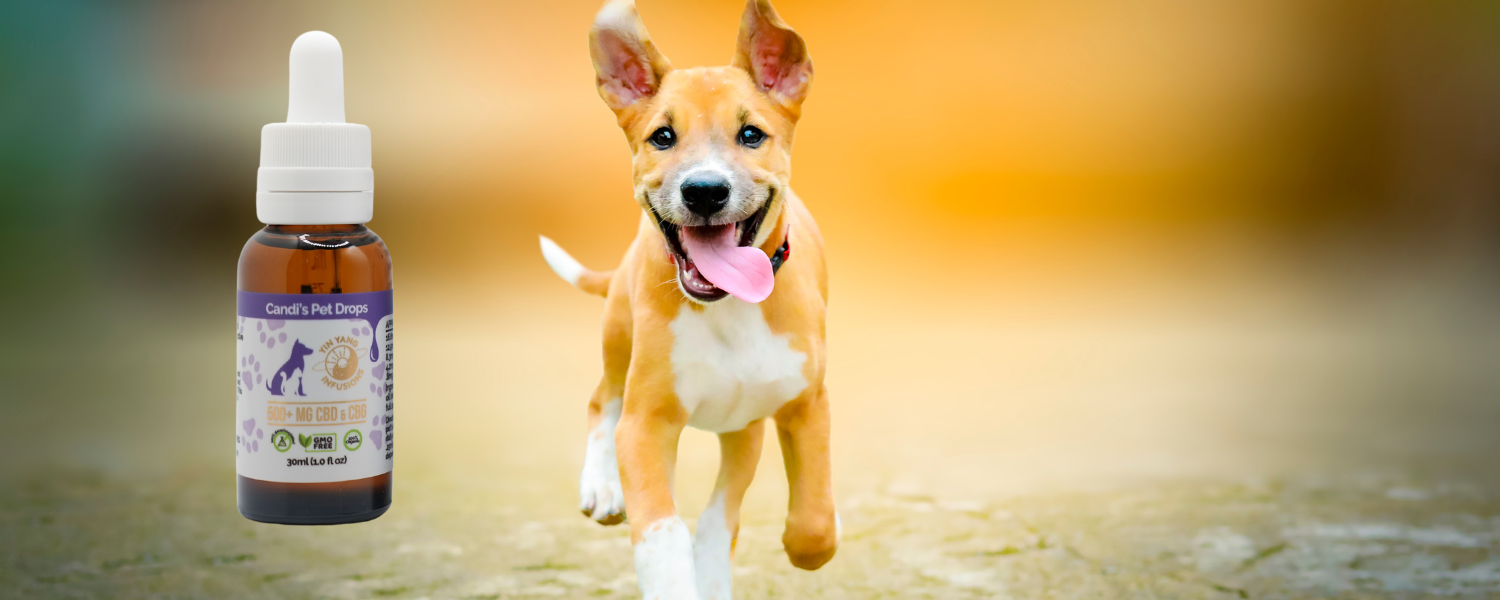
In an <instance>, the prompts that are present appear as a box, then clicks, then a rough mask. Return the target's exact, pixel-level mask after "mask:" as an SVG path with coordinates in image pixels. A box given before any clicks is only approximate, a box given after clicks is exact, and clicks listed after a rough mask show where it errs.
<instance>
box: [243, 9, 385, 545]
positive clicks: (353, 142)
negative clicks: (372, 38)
mask: <svg viewBox="0 0 1500 600" xmlns="http://www.w3.org/2000/svg"><path fill="white" fill-rule="evenodd" d="M343 70H344V65H343V49H342V48H341V47H340V46H339V42H338V40H336V39H334V37H333V36H331V35H329V34H327V33H324V32H321V31H310V32H307V33H305V34H302V36H300V37H298V38H297V40H296V41H295V42H294V43H293V44H292V50H291V60H290V90H289V92H290V93H289V101H288V109H287V120H286V122H285V123H271V124H268V125H266V126H265V128H263V129H262V130H261V167H260V173H259V177H258V185H257V187H258V190H257V192H256V198H255V200H256V202H255V203H256V214H257V216H258V217H259V218H260V221H261V222H262V223H265V224H266V227H265V229H262V230H261V231H259V232H257V233H256V234H255V235H254V236H253V237H251V238H250V241H249V242H247V243H246V244H245V248H244V250H243V251H242V252H241V253H240V263H239V278H238V293H237V294H238V298H237V300H238V301H237V313H238V319H237V323H236V325H237V352H236V355H237V356H236V360H237V361H238V366H237V367H236V377H235V381H236V387H237V391H236V395H235V412H236V418H235V421H236V422H235V447H236V450H235V454H236V461H235V465H236V471H237V472H238V496H239V511H240V514H242V515H244V516H245V517H246V518H249V519H252V520H255V521H261V522H266V523H281V524H288V525H331V524H338V523H355V522H360V521H368V520H370V519H374V518H376V517H379V516H380V515H381V514H384V513H385V511H386V510H387V509H389V508H390V504H391V487H392V483H391V482H392V479H391V475H392V466H393V464H394V442H395V437H394V422H393V420H394V417H395V413H394V408H395V404H394V398H395V396H394V393H393V389H392V388H393V381H394V380H393V372H392V368H393V361H392V359H393V355H392V351H393V349H394V346H393V342H394V321H393V320H392V294H391V257H390V254H389V253H388V252H387V251H386V247H385V243H384V242H382V241H381V239H380V237H379V236H377V235H375V232H373V231H370V230H369V229H368V228H366V227H365V225H364V224H365V223H367V222H369V221H370V219H371V218H372V216H373V214H374V195H375V193H374V190H375V176H374V171H373V170H371V168H370V129H369V128H368V127H365V126H364V125H357V124H353V123H347V122H345V120H344V73H343Z"/></svg>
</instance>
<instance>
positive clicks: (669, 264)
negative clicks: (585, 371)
mask: <svg viewBox="0 0 1500 600" xmlns="http://www.w3.org/2000/svg"><path fill="white" fill-rule="evenodd" d="M589 50H590V53H591V54H592V56H593V60H594V69H595V72H596V74H597V75H598V78H597V82H598V87H599V95H600V96H601V97H603V98H604V102H605V103H606V104H608V105H609V107H610V108H611V109H613V110H614V112H615V115H616V117H617V118H618V121H619V124H620V127H621V128H622V129H623V130H624V131H625V137H626V139H627V141H628V142H629V143H630V150H631V155H632V161H633V165H634V180H635V184H634V192H635V199H636V201H637V202H638V203H639V204H640V206H641V209H642V218H641V222H640V228H639V231H638V232H637V234H636V238H635V241H634V243H632V244H631V245H630V249H629V250H628V251H626V253H625V258H624V261H623V262H622V263H621V264H620V266H619V267H618V268H617V269H615V270H614V271H612V272H605V273H599V272H593V271H588V270H586V269H584V268H583V267H582V266H581V265H579V264H578V262H577V261H575V260H573V258H572V257H571V256H569V255H568V254H567V253H566V252H564V251H563V250H562V249H561V248H559V247H558V246H557V245H556V244H553V243H552V241H551V240H548V239H546V238H545V237H544V238H542V251H543V255H544V256H545V258H546V259H547V262H548V263H549V264H550V265H551V266H552V268H553V269H554V270H555V271H557V273H558V275H560V276H562V278H563V279H566V280H567V281H568V282H570V283H572V284H573V285H575V286H577V287H578V288H579V289H582V290H584V291H586V292H590V293H594V294H601V295H603V296H605V298H606V306H605V317H604V378H603V380H602V381H600V382H599V388H598V390H597V391H595V392H594V397H593V399H592V401H590V402H589V430H590V434H589V439H588V450H587V453H586V458H585V460H584V467H583V475H582V478H581V481H580V486H581V496H582V504H581V509H582V510H583V512H584V514H586V515H589V516H590V517H592V518H593V519H594V520H596V521H598V522H600V523H603V524H605V525H613V524H616V523H620V522H621V521H623V520H625V515H626V514H627V513H628V514H629V515H630V525H631V527H630V539H631V542H632V543H633V544H634V547H635V563H636V572H637V576H638V577H637V580H638V582H639V584H640V588H641V592H642V593H643V594H644V596H645V597H646V598H652V599H655V598H661V599H681V598H702V599H704V600H707V599H709V598H718V599H724V600H727V599H728V598H730V596H731V594H730V589H731V586H730V571H729V559H730V554H731V553H732V552H733V549H734V543H735V538H736V535H737V533H738V531H739V508H740V501H741V500H742V499H743V498H744V494H745V490H746V488H747V487H749V485H750V480H751V478H752V477H753V476H754V475H755V467H756V463H757V462H758V461H759V459H760V451H761V438H762V433H763V431H764V428H763V423H764V419H766V418H775V420H776V429H777V433H778V437H779V438H780V441H781V447H782V452H783V454H784V455H785V457H786V471H787V477H788V478H789V480H790V489H791V500H790V503H789V508H788V513H787V520H786V531H785V533H784V534H783V535H782V543H783V545H784V546H785V548H786V552H787V556H788V557H789V558H790V559H791V562H792V564H793V565H796V566H798V567H801V568H803V569H816V568H818V567H821V566H822V565H823V564H824V563H826V562H828V560H829V559H830V558H832V557H833V554H834V551H835V550H836V549H837V546H838V516H837V514H836V513H835V511H834V503H833V490H832V485H831V483H830V480H829V454H828V429H829V415H828V392H827V390H826V389H824V387H823V373H824V366H825V364H826V363H825V360H824V313H825V307H826V305H827V297H828V285H827V276H826V272H825V269H824V264H823V240H822V236H821V234H820V233H819V232H818V226H817V224H816V223H814V222H813V219H812V216H811V215H810V214H809V213H808V212H807V209H806V207H804V206H803V204H802V201H801V200H799V199H798V198H797V195H796V194H794V193H792V188H791V186H790V185H789V181H790V179H791V167H790V158H791V151H792V133H793V129H794V127H795V125H796V123H797V118H798V116H799V115H800V112H801V105H802V101H803V99H804V98H805V97H806V96H807V91H808V87H809V85H810V84H811V82H812V73H813V69H812V62H811V60H810V59H809V58H808V55H807V48H806V45H805V44H804V43H803V41H802V38H801V37H800V36H798V35H797V33H796V32H794V31H792V29H791V28H790V27H788V26H787V25H786V23H784V22H783V21H782V20H781V18H780V17H779V16H778V15H777V14H776V11H775V9H774V8H772V7H771V4H770V2H769V1H768V0H750V1H749V3H748V4H747V5H746V7H745V13H744V17H743V19H742V20H741V22H740V33H739V43H738V48H737V49H736V51H735V56H734V61H733V63H732V64H731V65H730V66H727V67H712V68H703V67H699V68H693V69H686V70H673V69H672V66H671V64H670V63H669V62H668V61H667V58H666V57H665V56H662V55H661V53H660V52H658V51H657V50H656V47H655V46H654V45H653V44H652V43H651V38H650V37H648V36H647V35H646V29H645V27H644V26H643V25H642V24H641V21H640V15H639V14H638V13H637V12H636V9H635V5H634V3H633V2H631V1H630V0H615V1H612V2H609V3H608V4H606V5H605V6H604V8H603V9H601V10H600V11H599V15H598V17H597V18H596V20H595V22H594V26H593V30H592V31H591V32H590V33H589ZM790 254H795V258H788V256H789V255H790ZM778 267H779V270H777V268H778ZM688 425H691V426H693V427H695V428H698V429H703V430H707V431H712V432H715V433H717V434H719V445H720V449H721V464H720V470H719V478H718V483H717V485H716V486H715V488H714V492H713V496H712V500H711V501H710V504H709V506H708V508H707V509H705V510H704V512H703V514H702V516H700V517H699V519H698V527H697V532H696V535H694V536H691V537H690V536H689V534H688V529H687V525H686V524H684V523H683V521H682V519H681V518H680V517H678V514H677V507H676V506H675V505H674V504H673V500H672V475H673V470H674V467H675V464H676V458H677V441H678V438H679V436H680V435H681V433H682V429H683V427H685V426H688Z"/></svg>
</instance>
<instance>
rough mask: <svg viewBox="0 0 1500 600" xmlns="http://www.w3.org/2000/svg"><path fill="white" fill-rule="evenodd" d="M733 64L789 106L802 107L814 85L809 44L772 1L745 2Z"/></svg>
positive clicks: (772, 95) (753, 0)
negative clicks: (783, 19)
mask: <svg viewBox="0 0 1500 600" xmlns="http://www.w3.org/2000/svg"><path fill="white" fill-rule="evenodd" d="M730 64H732V65H734V66H736V67H739V68H741V69H744V70H745V71H746V72H748V73H750V77H752V78H754V79H755V83H756V85H759V86H760V89H761V90H764V91H765V92H766V93H767V94H770V95H771V97H773V98H775V99H776V100H777V101H779V102H781V103H782V104H783V105H785V106H787V107H789V108H794V109H795V108H796V107H798V106H801V104H802V101H803V100H805V99H806V98H807V90H808V88H809V87H811V85H812V77H813V65H812V58H811V57H809V56H808V55H807V43H805V42H803V41H802V36H800V35H797V32H795V31H792V28H791V26H789V25H787V24H786V21H782V20H781V15H778V14H776V8H775V7H772V6H771V1H770V0H748V1H747V2H745V14H744V16H742V17H740V40H739V44H738V46H737V47H736V48H735V52H734V62H732V63H730Z"/></svg>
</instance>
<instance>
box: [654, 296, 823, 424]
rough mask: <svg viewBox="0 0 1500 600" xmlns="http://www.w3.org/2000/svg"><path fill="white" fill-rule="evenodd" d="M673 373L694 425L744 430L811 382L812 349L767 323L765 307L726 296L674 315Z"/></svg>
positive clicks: (689, 417)
mask: <svg viewBox="0 0 1500 600" xmlns="http://www.w3.org/2000/svg"><path fill="white" fill-rule="evenodd" d="M672 333H673V334H674V335H675V336H676V341H675V342H673V344H672V373H673V375H674V376H675V377H676V386H675V390H676V392H677V399H678V401H679V402H681V403H682V408H683V409H684V410H686V411H687V413H688V415H689V416H688V425H691V426H693V427H695V428H698V429H703V430H706V431H712V432H716V433H726V432H730V431H739V430H741V429H744V428H745V426H746V425H749V424H750V422H751V421H754V420H756V419H763V418H765V417H769V416H771V415H773V414H775V413H776V411H777V410H778V409H780V408H781V407H782V406H783V405H785V404H786V403H787V402H788V401H790V400H792V399H793V398H796V397H797V395H798V394H801V393H802V391H803V390H804V389H806V388H807V378H806V377H804V376H803V374H802V365H803V363H805V362H807V355H806V354H804V353H802V352H798V351H796V350H793V349H792V346H791V343H790V340H789V339H788V337H787V336H785V335H776V334H774V333H772V332H771V327H770V326H769V325H768V324H766V319H765V317H764V316H763V315H761V311H760V307H759V306H757V305H754V304H749V303H746V302H744V301H741V300H739V299H737V298H725V299H723V300H720V301H718V302H715V303H713V304H710V305H708V306H707V307H705V308H704V309H703V310H692V309H691V308H689V307H683V308H682V309H681V310H679V311H678V313H677V318H676V319H673V320H672Z"/></svg>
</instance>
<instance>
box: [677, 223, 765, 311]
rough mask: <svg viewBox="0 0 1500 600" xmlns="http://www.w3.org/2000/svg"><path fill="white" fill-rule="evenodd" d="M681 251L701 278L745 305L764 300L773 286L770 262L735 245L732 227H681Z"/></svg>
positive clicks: (752, 250)
mask: <svg viewBox="0 0 1500 600" xmlns="http://www.w3.org/2000/svg"><path fill="white" fill-rule="evenodd" d="M682 249H683V250H686V251H687V255H688V258H689V259H691V260H692V261H693V264H694V265H696V266H697V267H698V272H699V273H700V274H702V275H703V278H704V279H707V280H708V282H709V283H712V284H714V286H716V287H718V288H719V289H721V290H724V291H726V292H729V293H730V294H731V295H733V296H734V297H736V298H739V299H741V300H744V301H746V302H760V301H761V300H765V299H766V297H768V296H770V295H771V288H772V287H773V286H775V285H776V276H775V275H774V274H773V273H772V272H771V259H769V258H766V253H765V252H761V251H760V249H759V248H747V247H741V246H738V245H735V243H734V225H715V226H710V227H683V228H682Z"/></svg>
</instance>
